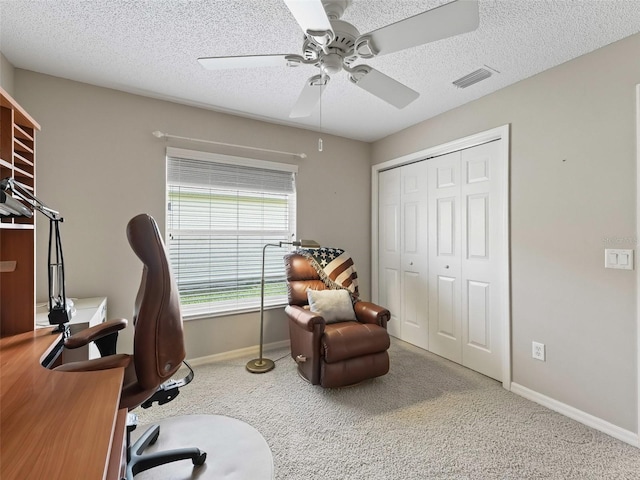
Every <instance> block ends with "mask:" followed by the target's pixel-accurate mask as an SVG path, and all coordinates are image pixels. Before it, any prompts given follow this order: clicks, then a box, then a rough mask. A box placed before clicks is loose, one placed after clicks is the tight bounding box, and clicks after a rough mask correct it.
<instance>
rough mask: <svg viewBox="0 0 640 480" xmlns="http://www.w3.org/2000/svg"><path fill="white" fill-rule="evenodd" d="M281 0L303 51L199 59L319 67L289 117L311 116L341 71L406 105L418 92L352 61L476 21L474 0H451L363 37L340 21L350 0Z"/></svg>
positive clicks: (214, 64)
mask: <svg viewBox="0 0 640 480" xmlns="http://www.w3.org/2000/svg"><path fill="white" fill-rule="evenodd" d="M284 3H285V4H286V5H287V7H288V8H289V11H290V12H291V14H292V15H293V17H294V19H295V20H296V22H298V24H299V25H300V27H301V28H302V31H303V33H304V35H305V36H304V40H303V45H302V53H303V54H302V55H297V54H288V55H281V54H278V55H246V56H232V57H202V58H199V59H198V61H199V62H200V63H201V64H202V66H203V67H205V68H208V69H211V70H219V69H228V68H254V67H268V66H290V67H294V66H296V67H297V66H300V65H313V66H314V67H316V68H318V69H320V72H321V73H320V75H313V76H311V77H310V78H309V80H307V82H306V83H305V85H304V87H303V89H302V92H301V93H300V95H299V97H298V99H297V101H296V102H295V104H294V106H293V109H292V110H291V113H290V115H289V116H290V117H291V118H299V117H307V116H309V115H311V113H312V112H313V110H314V109H315V107H316V105H317V104H318V102H319V101H320V96H321V94H322V91H323V90H324V88H325V87H326V86H327V84H328V82H329V80H330V75H335V74H338V73H340V71H342V70H344V71H345V72H347V74H348V75H349V80H351V82H352V83H353V84H354V85H357V86H358V87H360V88H362V89H363V90H365V91H367V92H369V93H371V94H372V95H374V96H376V97H378V98H380V99H381V100H383V101H385V102H387V103H389V104H390V105H393V106H394V107H396V108H404V107H406V106H407V105H409V104H410V103H412V102H413V101H415V100H416V99H417V98H418V97H419V96H420V94H419V93H418V92H417V91H415V90H413V89H412V88H409V87H408V86H406V85H404V84H402V83H400V82H399V81H397V80H395V79H393V78H391V77H389V76H387V75H386V74H384V73H382V72H380V71H378V70H376V69H375V68H373V67H371V66H369V65H363V64H356V63H357V62H358V61H359V60H360V59H365V60H367V59H372V58H375V57H376V56H379V55H386V54H388V53H393V52H397V51H400V50H404V49H407V48H412V47H416V46H418V45H423V44H425V43H429V42H434V41H437V40H441V39H443V38H447V37H451V36H454V35H460V34H462V33H467V32H470V31H473V30H475V29H476V28H478V24H479V14H478V2H477V0H454V1H452V2H450V3H446V4H444V5H440V6H438V7H436V8H432V9H430V10H427V11H425V12H422V13H419V14H418V15H414V16H412V17H409V18H405V19H404V20H400V21H398V22H395V23H392V24H390V25H387V26H384V27H382V28H379V29H377V30H374V31H372V32H369V33H366V34H364V35H361V34H360V32H359V31H358V29H357V28H356V27H354V26H353V25H351V24H350V23H348V22H345V21H344V20H340V18H341V17H342V14H343V13H344V11H345V10H346V9H347V8H348V7H349V5H351V3H352V0H284Z"/></svg>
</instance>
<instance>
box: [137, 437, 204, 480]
mask: <svg viewBox="0 0 640 480" xmlns="http://www.w3.org/2000/svg"><path fill="white" fill-rule="evenodd" d="M159 436H160V426H159V425H154V426H152V427H151V428H149V429H147V430H146V431H145V432H144V433H143V434H142V436H141V437H140V438H138V440H136V442H135V443H134V444H133V445H131V446H130V447H129V461H128V462H127V476H126V480H133V477H134V476H135V475H137V474H138V473H140V472H144V471H145V470H149V469H151V468H154V467H157V466H160V465H165V464H167V463H172V462H177V461H179V460H189V459H190V460H191V462H192V463H193V465H195V466H200V465H204V463H205V462H206V460H207V453H206V452H203V451H201V450H200V449H199V448H195V447H192V448H178V449H174V450H165V451H161V452H153V453H149V454H144V451H145V449H146V448H147V447H148V446H149V445H153V444H154V443H156V441H157V440H158V437H159Z"/></svg>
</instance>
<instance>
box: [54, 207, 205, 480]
mask: <svg viewBox="0 0 640 480" xmlns="http://www.w3.org/2000/svg"><path fill="white" fill-rule="evenodd" d="M127 238H128V239H129V244H130V245H131V248H132V249H133V251H134V252H135V254H136V255H137V256H138V258H139V259H140V260H141V261H142V263H143V270H142V280H141V282H140V288H139V290H138V295H137V297H136V300H135V306H134V313H133V324H134V326H135V329H134V339H133V342H134V344H133V355H126V354H115V355H108V356H104V357H101V358H97V359H92V360H85V361H80V362H72V363H67V364H63V365H61V366H59V367H57V368H56V370H58V371H68V372H81V371H91V370H103V369H107V368H118V367H124V381H123V385H122V393H121V395H120V408H126V409H128V410H132V409H134V408H135V407H138V406H139V405H142V404H144V403H146V402H149V401H150V399H153V398H154V394H155V393H157V392H159V388H162V387H161V386H162V385H163V384H164V383H165V382H167V381H170V380H171V376H172V375H173V374H175V373H176V372H177V371H178V370H179V369H180V366H181V365H182V362H183V361H184V358H185V348H184V334H183V330H182V315H181V311H180V296H179V292H178V287H177V285H176V282H175V280H174V278H173V275H172V272H171V266H170V264H169V262H168V258H167V257H168V256H167V252H166V249H165V246H164V242H163V240H162V237H161V236H160V232H159V230H158V225H157V224H156V222H155V220H154V219H153V218H152V217H150V216H149V215H146V214H140V215H137V216H136V217H134V218H132V219H131V220H130V221H129V223H128V224H127ZM126 325H127V321H126V320H124V319H116V320H109V321H107V322H104V323H101V324H99V325H96V326H94V327H90V328H88V329H85V330H83V331H81V332H79V333H77V334H75V335H73V336H71V337H69V338H67V339H66V340H65V347H66V348H77V347H80V346H83V345H86V344H88V343H89V342H95V341H96V340H98V339H100V338H105V336H107V335H113V334H116V332H117V331H118V330H121V329H122V328H124V327H125V326H126ZM177 393H178V392H177V391H175V392H174V393H172V396H167V398H165V399H163V401H169V400H171V399H173V398H174V396H175V395H177ZM128 432H129V429H128ZM159 434H160V427H159V426H158V425H154V426H152V427H151V428H149V429H148V430H147V431H145V432H144V433H143V434H142V436H141V437H140V438H139V439H138V440H137V441H136V442H135V444H133V445H129V443H130V439H129V435H127V447H128V452H127V457H128V458H127V460H128V464H127V472H126V478H127V480H131V479H133V476H134V475H136V474H137V473H140V472H142V471H145V470H148V469H150V468H153V467H156V466H158V465H162V464H165V463H169V462H175V461H178V460H186V459H191V461H192V462H193V464H194V465H202V464H203V463H204V462H205V460H206V457H207V454H206V453H205V452H202V451H201V450H200V449H198V448H195V447H192V448H181V449H176V450H168V451H161V452H154V453H149V454H146V455H145V454H143V451H144V449H145V448H146V447H147V446H148V445H151V444H153V443H155V441H156V439H157V438H158V435H159Z"/></svg>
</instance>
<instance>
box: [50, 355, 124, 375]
mask: <svg viewBox="0 0 640 480" xmlns="http://www.w3.org/2000/svg"><path fill="white" fill-rule="evenodd" d="M130 361H131V355H125V354H123V353H120V354H118V355H109V356H108V357H100V358H95V359H93V360H82V361H80V362H71V363H64V364H62V365H60V366H59V367H56V368H54V370H55V371H56V372H93V371H96V370H108V369H111V368H119V367H122V368H126V366H127V365H129V362H130Z"/></svg>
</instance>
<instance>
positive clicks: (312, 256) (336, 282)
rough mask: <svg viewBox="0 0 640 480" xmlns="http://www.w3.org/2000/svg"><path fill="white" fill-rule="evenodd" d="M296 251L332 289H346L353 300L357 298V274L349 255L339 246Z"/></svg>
mask: <svg viewBox="0 0 640 480" xmlns="http://www.w3.org/2000/svg"><path fill="white" fill-rule="evenodd" d="M296 253H299V254H300V255H302V256H304V257H306V258H307V260H309V263H310V264H311V265H312V266H313V268H314V269H315V270H316V272H318V275H319V276H320V278H321V279H322V281H323V282H324V284H325V285H326V286H327V288H330V289H332V290H339V289H346V290H349V292H351V295H352V296H353V297H354V300H355V299H357V298H358V295H359V292H358V274H357V273H356V269H355V267H354V265H353V260H351V256H350V255H349V254H348V253H347V252H345V251H344V250H342V249H340V248H328V247H321V248H309V249H306V248H299V249H298V250H297V251H296Z"/></svg>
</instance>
